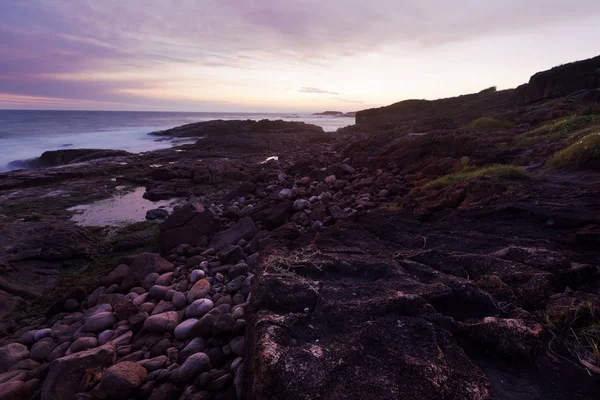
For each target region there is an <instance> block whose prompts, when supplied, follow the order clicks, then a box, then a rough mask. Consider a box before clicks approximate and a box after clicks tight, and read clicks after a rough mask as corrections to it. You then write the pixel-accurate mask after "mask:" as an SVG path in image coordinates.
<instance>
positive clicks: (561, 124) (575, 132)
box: [516, 114, 600, 147]
mask: <svg viewBox="0 0 600 400" xmlns="http://www.w3.org/2000/svg"><path fill="white" fill-rule="evenodd" d="M597 124H600V115H598V114H584V115H579V116H578V115H573V116H570V117H566V118H561V119H559V120H555V121H552V122H549V123H547V124H544V125H542V126H540V127H539V128H537V129H534V130H533V131H531V132H527V133H526V134H524V135H522V136H521V137H519V138H518V139H517V141H516V145H517V146H519V147H529V146H533V145H535V144H537V143H540V142H548V143H550V142H557V141H559V140H562V139H572V138H574V137H575V138H577V137H581V136H582V135H585V134H587V133H589V130H590V129H598V127H596V126H594V125H597Z"/></svg>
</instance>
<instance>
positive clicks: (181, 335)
mask: <svg viewBox="0 0 600 400" xmlns="http://www.w3.org/2000/svg"><path fill="white" fill-rule="evenodd" d="M196 322H198V320H197V319H196V318H190V319H187V320H185V321H183V322H182V323H180V324H179V325H177V327H176V328H175V338H176V339H178V340H186V339H189V338H190V337H192V336H193V334H192V327H193V326H194V325H195V324H196Z"/></svg>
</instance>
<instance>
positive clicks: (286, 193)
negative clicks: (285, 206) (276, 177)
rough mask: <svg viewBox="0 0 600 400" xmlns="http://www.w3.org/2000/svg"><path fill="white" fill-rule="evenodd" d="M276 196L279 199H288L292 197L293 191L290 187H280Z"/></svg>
mask: <svg viewBox="0 0 600 400" xmlns="http://www.w3.org/2000/svg"><path fill="white" fill-rule="evenodd" d="M277 197H279V198H280V199H281V200H290V199H293V198H294V197H295V196H294V192H293V191H292V189H282V190H281V191H280V192H279V193H278V194H277Z"/></svg>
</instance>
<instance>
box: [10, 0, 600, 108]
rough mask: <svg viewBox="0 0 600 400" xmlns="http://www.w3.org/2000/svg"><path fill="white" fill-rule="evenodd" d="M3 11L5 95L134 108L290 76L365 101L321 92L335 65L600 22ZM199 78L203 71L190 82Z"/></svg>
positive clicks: (108, 8)
mask: <svg viewBox="0 0 600 400" xmlns="http://www.w3.org/2000/svg"><path fill="white" fill-rule="evenodd" d="M5 3H6V4H3V7H2V13H1V14H0V37H1V39H0V92H2V93H12V94H15V95H18V94H21V95H27V96H39V97H53V98H71V99H78V98H79V99H88V100H90V101H118V102H122V101H133V100H135V102H136V104H137V103H139V102H141V101H143V100H144V99H143V98H142V97H143V96H142V95H135V94H133V93H142V92H145V91H147V90H148V89H149V88H153V87H161V85H164V84H165V82H167V81H171V80H174V79H179V80H180V82H183V84H185V82H192V81H193V82H199V81H201V80H204V81H205V82H207V86H210V85H209V84H210V83H213V82H215V81H216V78H215V76H217V75H218V78H219V79H221V80H227V84H226V85H225V84H224V85H225V86H223V88H222V89H221V90H220V91H217V90H213V89H211V90H213V93H216V92H219V93H220V92H231V93H232V94H231V96H235V95H236V93H235V89H236V88H238V87H241V86H243V85H246V84H248V82H254V81H256V79H257V77H259V78H260V79H262V81H261V82H264V81H268V80H269V79H271V78H273V79H275V78H278V79H279V81H278V82H276V85H277V86H278V87H297V86H296V85H297V84H298V83H297V82H298V81H292V78H290V77H288V76H286V71H287V70H289V69H290V68H291V67H297V68H301V69H302V70H303V71H307V72H306V74H307V75H310V76H311V77H316V78H315V80H314V81H310V80H303V81H301V82H306V84H308V85H310V86H306V87H302V88H300V89H299V90H298V92H301V93H313V94H326V95H335V96H337V95H340V96H344V95H347V96H351V97H356V94H355V93H352V94H349V93H346V92H345V91H344V90H341V88H342V87H343V86H342V85H336V86H335V87H336V89H338V88H339V89H338V90H339V93H338V92H332V91H328V90H323V89H319V88H318V87H315V86H319V85H320V84H321V83H322V82H327V81H326V80H325V79H319V74H320V73H322V71H326V70H327V68H328V67H329V66H330V65H332V64H335V63H341V62H343V61H344V60H346V59H349V58H351V57H357V56H365V57H366V56H368V55H372V54H381V52H383V51H386V50H387V49H388V48H389V47H390V46H396V48H402V49H408V50H411V51H416V52H417V53H418V52H424V51H427V49H432V48H439V47H441V46H444V45H447V44H449V43H456V42H468V41H470V40H476V39H477V40H479V39H481V38H483V37H486V36H492V35H514V34H516V33H518V32H530V31H531V32H533V31H540V29H542V28H545V27H554V26H557V25H560V24H565V23H568V22H570V21H571V22H572V21H578V20H584V19H590V18H597V17H598V16H600V2H599V1H597V0H580V1H578V3H577V7H574V6H573V5H572V4H571V3H570V2H566V1H564V0H529V1H522V0H488V1H485V2H482V1H480V0H455V1H453V2H442V1H440V0H376V1H374V2H365V1H364V0H328V1H323V0H289V1H281V0H203V1H194V0H170V1H162V0H127V1H123V0H102V1H95V0H28V1H9V2H5ZM23 27H27V29H23ZM398 46H399V47H398ZM420 54H421V53H418V54H417V57H418V56H419V55H420ZM191 68H195V69H196V70H197V71H198V72H197V73H192V72H189V71H190V69H191ZM440 68H443V65H442V66H440ZM217 70H218V71H219V72H218V73H217V72H215V71H217ZM181 71H186V73H185V74H182V73H181ZM124 72H126V73H127V76H128V77H129V76H132V78H131V79H130V80H129V81H127V82H123V80H122V79H121V80H120V79H117V78H116V77H118V75H119V74H122V73H124ZM100 73H101V74H102V76H103V78H102V79H100V78H97V79H96V78H95V79H91V78H90V79H89V80H85V79H81V80H73V79H65V76H66V75H69V74H71V75H78V76H90V77H91V76H100ZM370 73H371V74H372V76H375V75H377V71H370ZM219 74H220V75H219ZM150 76H151V78H150ZM290 76H292V75H290ZM372 76H369V77H368V78H369V79H371V78H372ZM113 77H114V78H113ZM372 79H376V76H375V77H374V78H372ZM183 84H182V85H183ZM311 84H312V85H311ZM198 85H199V86H201V84H198ZM270 86H271V85H269V87H270ZM207 91H208V90H207ZM203 94H204V93H203ZM209 94H210V93H209ZM207 95H208V94H207ZM168 100H169V99H165V101H168ZM336 101H340V102H354V101H348V100H344V99H340V98H336ZM356 104H360V102H357V103H356Z"/></svg>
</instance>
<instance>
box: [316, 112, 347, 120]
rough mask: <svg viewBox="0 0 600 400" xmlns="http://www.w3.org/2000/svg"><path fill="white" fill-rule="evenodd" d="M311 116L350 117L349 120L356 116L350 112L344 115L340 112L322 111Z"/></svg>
mask: <svg viewBox="0 0 600 400" xmlns="http://www.w3.org/2000/svg"><path fill="white" fill-rule="evenodd" d="M313 115H325V116H328V117H350V118H354V117H355V116H356V112H355V111H352V112H348V113H344V112H342V111H323V112H320V113H314V114H313Z"/></svg>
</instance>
